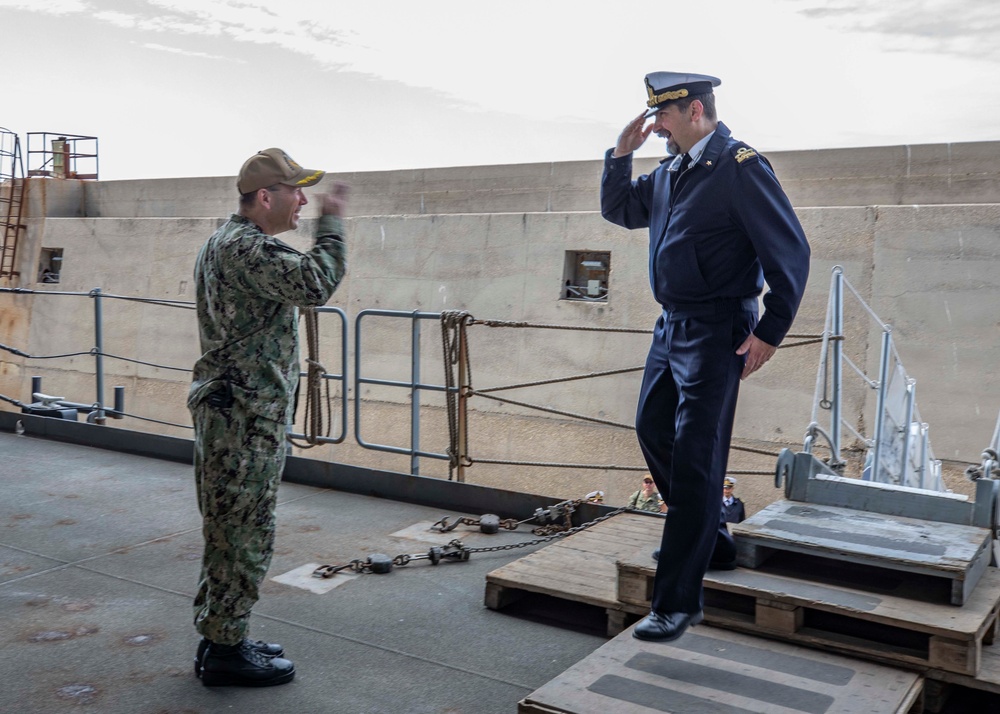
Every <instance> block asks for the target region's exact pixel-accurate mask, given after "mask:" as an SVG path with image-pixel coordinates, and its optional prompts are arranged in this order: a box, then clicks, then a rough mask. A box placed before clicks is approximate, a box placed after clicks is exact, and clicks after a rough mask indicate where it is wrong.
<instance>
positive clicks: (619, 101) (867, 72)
mask: <svg viewBox="0 0 1000 714" xmlns="http://www.w3.org/2000/svg"><path fill="white" fill-rule="evenodd" d="M679 5H680V3H676V2H660V3H649V2H645V3H624V2H610V1H608V2H598V1H593V0H591V1H588V0H575V1H573V2H570V1H568V0H504V2H491V3H486V2H482V1H477V0H459V1H455V0H437V1H436V0H425V1H424V2H418V1H417V0H408V1H402V0H367V1H362V0H349V1H347V0H344V1H341V0H296V1H294V2H292V1H290V0H289V1H286V2H280V1H279V2H274V1H273V0H272V1H270V2H259V1H258V0H0V37H2V38H3V45H2V47H3V52H4V70H3V73H2V76H0V89H2V91H0V127H5V128H6V129H8V130H11V131H13V132H16V133H17V134H19V135H20V136H21V138H22V141H24V136H25V134H26V133H27V132H41V131H47V132H55V133H71V134H84V135H95V136H97V137H99V141H100V161H101V163H100V172H101V178H102V179H128V178H160V177H175V176H230V175H233V174H235V173H236V171H237V170H238V168H239V165H240V164H241V163H242V161H243V159H245V158H246V157H247V156H249V155H251V154H253V153H254V152H256V151H258V150H259V149H262V148H266V147H268V146H281V147H283V148H285V149H286V150H287V151H288V152H289V153H290V154H291V155H292V156H293V157H295V158H296V159H297V160H298V161H300V162H301V163H303V164H305V165H308V166H314V167H316V168H323V169H327V170H330V171H373V170H384V169H399V168H423V167H435V166H469V165H480V164H511V163H524V162H548V161H576V160H589V159H596V158H599V157H600V156H601V155H602V154H603V152H604V150H605V149H606V148H607V147H609V146H611V145H612V144H613V143H614V140H615V138H616V137H617V135H618V132H619V130H620V129H621V127H622V126H623V125H624V124H625V123H626V122H627V121H628V120H629V119H630V118H632V117H633V116H635V115H636V114H637V113H638V112H639V111H640V110H641V109H642V107H643V106H644V102H645V97H646V95H645V88H644V86H643V82H642V78H643V76H644V75H645V74H646V73H647V72H650V71H654V70H663V69H673V70H680V71H688V72H702V73H707V74H714V75H716V76H719V77H721V78H722V80H723V83H722V86H721V87H719V89H718V90H717V95H718V104H719V110H720V116H721V118H722V119H723V121H725V122H726V123H727V124H728V125H729V126H730V128H732V129H733V133H734V134H735V135H736V136H737V137H738V138H740V139H743V140H744V141H747V142H748V143H750V144H752V145H754V146H756V147H757V148H758V149H762V150H765V151H766V150H788V149H809V148H826V147H845V146H881V145H894V144H920V143H938V142H964V141H982V140H1000V82H997V81H996V79H997V78H998V77H1000V2H996V0H715V1H714V2H712V3H689V4H687V5H689V6H690V7H691V9H685V8H681V7H678V6H679ZM991 78H992V79H991ZM640 153H641V155H647V156H653V155H661V154H662V153H663V146H662V142H660V141H658V140H656V139H655V137H654V138H653V139H652V140H651V141H650V142H648V143H647V146H645V147H643V149H642V150H641V152H640Z"/></svg>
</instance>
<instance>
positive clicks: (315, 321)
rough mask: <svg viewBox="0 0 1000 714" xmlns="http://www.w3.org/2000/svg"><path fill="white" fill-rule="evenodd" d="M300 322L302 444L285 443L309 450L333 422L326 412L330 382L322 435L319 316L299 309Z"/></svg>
mask: <svg viewBox="0 0 1000 714" xmlns="http://www.w3.org/2000/svg"><path fill="white" fill-rule="evenodd" d="M302 321H303V322H304V323H305V325H306V346H307V350H308V356H307V357H306V390H305V391H306V406H305V412H304V414H303V422H304V430H305V434H304V436H305V443H303V442H301V441H299V440H297V439H294V438H293V437H292V436H291V435H288V440H289V441H290V442H292V443H293V444H295V445H296V446H298V447H299V448H300V449H311V448H312V447H314V446H317V445H318V444H319V443H320V441H319V440H320V436H324V437H329V436H330V427H331V425H332V423H333V419H332V418H331V416H330V414H331V412H330V410H331V406H330V383H329V382H327V383H326V400H325V405H326V433H325V434H324V433H323V418H324V417H323V411H324V400H323V389H322V388H323V382H325V381H326V380H324V379H323V375H324V374H326V368H325V367H324V366H323V364H322V363H321V362H320V361H319V315H318V314H317V313H316V309H315V308H312V307H306V308H302Z"/></svg>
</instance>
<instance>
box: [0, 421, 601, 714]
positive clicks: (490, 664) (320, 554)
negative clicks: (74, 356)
mask: <svg viewBox="0 0 1000 714" xmlns="http://www.w3.org/2000/svg"><path fill="white" fill-rule="evenodd" d="M0 489H2V492H3V498H2V499H0V633H2V634H0V677H2V679H3V682H4V687H2V688H0V711H4V712H7V711H11V712H14V711H17V712H26V713H29V714H30V713H32V712H45V713H49V712H61V711H78V710H82V711H100V712H102V713H108V714H118V713H119V712H120V713H122V714H124V713H126V712H128V713H129V714H134V713H136V712H141V713H146V712H148V713H149V714H164V713H167V712H171V713H174V714H181V713H185V714H194V713H196V712H206V713H207V712H216V711H230V710H231V711H240V712H247V713H249V714H254V713H255V712H273V711H276V710H277V711H288V712H297V713H298V712H302V713H305V714H309V713H311V712H316V713H319V712H330V711H350V712H455V713H457V712H476V713H477V714H478V713H488V712H511V711H514V710H516V706H517V701H518V700H520V699H521V698H523V697H524V696H525V695H526V694H527V693H529V692H530V691H532V690H533V689H535V688H537V687H539V686H541V685H542V684H544V683H545V682H547V681H549V680H550V679H552V678H553V677H555V676H557V675H558V674H559V673H561V672H562V671H563V670H565V669H566V668H567V667H569V666H570V665H572V664H573V663H575V662H577V661H579V660H580V659H582V658H583V657H585V656H586V655H588V654H589V653H590V652H592V651H593V650H594V649H596V648H597V647H598V646H600V645H601V644H603V642H604V639H603V638H602V637H601V636H599V635H598V634H594V633H590V632H582V631H579V630H571V629H565V628H559V627H553V626H550V625H546V624H539V623H536V622H531V621H529V620H527V619H522V618H518V617H514V616H510V615H506V614H499V613H496V612H492V611H490V610H487V609H485V608H484V607H483V605H482V589H483V583H484V581H485V575H486V573H487V572H489V571H491V570H493V569H495V568H497V567H499V566H501V565H503V564H504V563H506V562H508V561H510V560H513V559H514V558H517V557H520V556H521V555H523V552H524V551H513V552H508V553H503V552H500V553H488V554H487V553H484V554H481V555H477V556H476V557H475V558H473V559H470V560H469V561H468V562H463V563H445V564H442V565H441V566H439V567H437V568H431V567H425V566H422V565H419V564H418V565H414V566H411V567H410V568H406V569H399V570H396V571H394V572H393V573H391V574H389V575H364V576H360V577H356V578H355V579H353V580H351V581H350V582H347V583H345V584H344V585H342V586H340V587H337V588H336V589H333V590H331V591H329V592H325V593H322V594H317V593H316V592H311V591H308V590H306V589H302V588H298V587H294V586H291V585H286V584H283V583H278V582H275V581H274V580H273V579H272V578H273V577H275V576H278V575H281V574H285V573H288V572H289V571H293V570H294V569H296V568H300V567H301V566H303V565H304V564H308V563H320V562H325V561H327V560H336V559H338V558H344V559H349V558H354V557H359V556H360V557H364V556H365V555H367V554H369V553H374V552H391V553H394V552H397V551H398V552H404V551H407V552H409V551H411V550H412V551H415V550H419V549H420V548H421V547H426V546H424V545H420V544H418V543H417V541H415V540H410V539H409V537H408V536H405V537H404V536H400V535H393V534H397V533H399V532H401V531H404V530H406V529H410V530H409V531H407V532H408V533H409V532H412V530H413V526H414V524H416V523H420V522H425V523H426V524H427V526H428V532H431V533H432V531H430V530H429V526H430V524H432V523H433V522H434V521H436V520H438V519H439V518H440V517H441V515H442V514H441V512H440V511H439V510H437V509H434V508H429V507H426V506H420V505H415V504H406V503H399V502H394V501H390V500H387V499H382V498H370V497H366V496H361V495H355V494H345V493H341V492H335V491H331V490H326V489H320V488H315V487H311V486H305V485H299V484H289V483H284V484H282V486H281V489H280V505H279V511H278V522H279V530H278V540H277V548H276V553H275V558H274V562H273V564H272V567H271V570H270V572H269V579H268V580H267V581H265V583H264V586H263V588H262V593H263V597H262V600H261V602H260V603H259V604H258V606H257V608H256V609H255V611H254V617H253V620H252V631H251V635H252V636H253V637H259V638H265V639H268V640H269V641H278V642H281V643H282V644H283V645H284V646H285V648H286V650H287V651H288V653H289V656H290V657H291V658H292V659H293V660H294V661H295V663H296V669H297V674H296V679H295V681H294V682H293V683H291V684H289V685H285V686H281V687H274V688H268V689H267V690H253V689H249V690H247V689H237V688H206V687H204V686H202V685H201V683H200V682H199V681H198V680H197V679H196V678H195V677H194V674H193V672H192V667H191V664H192V658H193V655H194V651H195V647H196V645H197V642H198V637H197V635H196V633H195V631H194V629H193V627H192V626H191V608H190V601H191V596H192V595H193V593H194V590H195V580H196V577H197V573H198V568H199V559H200V547H201V546H200V532H199V518H198V514H197V509H196V506H195V499H194V487H193V479H192V476H191V472H190V467H189V466H187V465H185V464H178V463H170V462H164V461H156V460H153V459H148V458H143V457H138V456H132V455H128V454H122V453H116V452H110V451H106V450H101V449H91V448H87V447H82V446H77V445H72V444H63V443H56V442H51V441H46V440H42V439H37V438H32V437H30V436H17V435H15V434H12V433H9V432H3V433H0ZM417 530H418V531H419V529H417ZM418 535H419V532H418ZM478 535H479V537H480V538H493V537H501V538H504V539H506V540H512V539H514V540H516V539H522V538H530V537H531V536H530V534H516V533H509V532H504V533H500V534H497V535H496V536H487V535H482V534H478Z"/></svg>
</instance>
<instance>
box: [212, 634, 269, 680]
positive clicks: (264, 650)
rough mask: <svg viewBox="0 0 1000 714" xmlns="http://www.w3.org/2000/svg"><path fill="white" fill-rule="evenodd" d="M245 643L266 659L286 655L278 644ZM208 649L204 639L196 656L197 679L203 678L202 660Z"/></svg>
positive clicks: (260, 641)
mask: <svg viewBox="0 0 1000 714" xmlns="http://www.w3.org/2000/svg"><path fill="white" fill-rule="evenodd" d="M243 641H244V642H246V643H247V645H249V646H250V647H253V648H254V649H255V650H257V651H258V652H260V653H261V654H262V655H264V656H265V657H281V656H282V655H283V654H285V648H284V647H282V646H281V645H278V644H270V643H267V642H264V641H263V640H250V639H244V640H243ZM207 647H208V639H207V638H205V637H202V638H201V642H199V643H198V651H197V652H196V653H195V655H194V674H195V676H196V677H200V676H201V660H202V659H204V657H205V649H206V648H207Z"/></svg>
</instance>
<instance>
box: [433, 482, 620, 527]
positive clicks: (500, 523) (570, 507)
mask: <svg viewBox="0 0 1000 714" xmlns="http://www.w3.org/2000/svg"><path fill="white" fill-rule="evenodd" d="M582 503H604V491H591V492H590V493H588V494H587V495H586V496H584V497H583V498H577V499H574V500H567V501H560V502H559V503H556V504H554V505H552V506H549V507H548V508H536V509H535V512H534V513H532V514H531V515H530V516H529V517H528V518H525V519H524V520H523V521H519V520H516V519H514V518H505V519H503V520H501V519H500V516H498V515H496V514H495V513H485V514H483V515H482V516H480V517H479V518H470V517H467V516H463V517H460V518H457V519H456V520H455V522H454V523H449V522H448V516H445V517H444V518H442V519H441V520H439V521H437V522H436V523H433V524H431V530H437V531H439V532H441V533H450V532H451V531H453V530H455V529H456V528H457V527H458V526H460V525H462V526H479V531H480V532H481V533H486V534H487V535H492V534H494V533H497V532H498V531H499V530H500V529H501V528H504V529H506V530H509V531H516V530H517V529H518V528H519V527H520V526H522V525H524V524H525V523H528V522H530V521H534V522H535V523H537V524H538V526H539V527H538V528H535V529H533V530H532V531H531V532H532V533H534V534H535V535H549V534H550V533H555V532H556V531H560V530H566V529H568V528H572V526H573V523H572V520H571V517H572V515H573V512H574V511H576V508H577V506H579V505H580V504H582ZM560 516H562V517H563V523H564V525H562V526H560V525H558V524H556V523H555V521H556V519H557V518H559V517H560Z"/></svg>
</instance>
